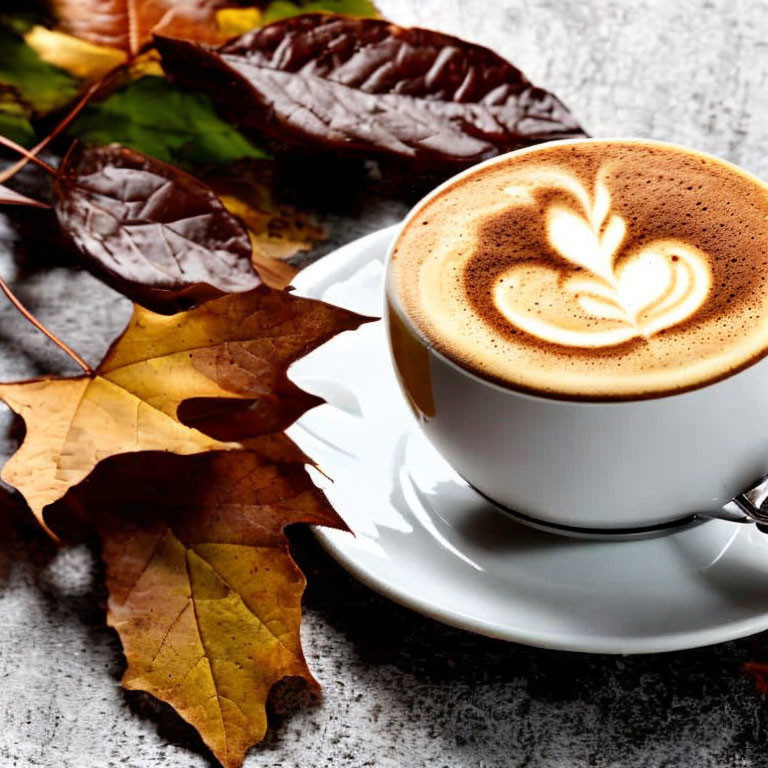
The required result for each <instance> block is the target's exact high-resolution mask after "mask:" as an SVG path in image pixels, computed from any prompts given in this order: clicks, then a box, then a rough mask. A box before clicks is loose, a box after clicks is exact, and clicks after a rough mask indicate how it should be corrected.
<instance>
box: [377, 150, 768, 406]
mask: <svg viewBox="0 0 768 768" xmlns="http://www.w3.org/2000/svg"><path fill="white" fill-rule="evenodd" d="M389 279H390V293H391V292H392V291H394V295H395V296H396V297H397V304H398V305H399V306H400V307H401V308H402V310H403V311H404V313H405V315H406V316H407V317H408V318H410V320H411V322H412V323H413V324H414V325H415V326H416V328H417V329H418V330H419V331H420V332H421V334H422V335H423V336H424V337H425V338H426V339H427V340H428V342H429V343H431V344H432V345H433V346H434V347H435V348H436V349H437V350H438V351H440V352H441V353H443V354H444V355H445V356H446V357H448V358H449V359H452V360H453V361H454V362H456V363H458V364H459V365H461V366H462V367H464V368H466V369H468V370H470V371H472V372H474V373H477V374H479V375H480V376H483V377H485V378H488V379H491V380H493V381H495V382H497V383H500V384H503V385H506V386H511V387H513V388H520V389H524V390H527V391H532V392H534V393H540V394H544V395H546V396H552V397H564V398H573V399H593V400H611V399H632V398H642V397H655V396H661V395H665V394H672V393H676V392H681V391H685V390H688V389H693V388H696V387H699V386H703V385H705V384H708V383H710V382H713V381H716V380H717V379H720V378H723V377H725V376H727V375H729V374H731V373H734V372H735V371H738V370H739V369H741V368H743V367H745V366H746V365H749V364H750V363H752V362H754V361H755V360H757V359H758V358H760V357H762V356H763V355H765V354H766V352H767V351H768V285H766V281H767V279H768V187H766V185H764V184H763V183H762V182H760V181H759V180H758V179H757V178H756V177H754V176H752V175H750V174H748V173H746V172H745V171H742V170H740V169H738V168H736V167H735V166H733V165H730V164H729V163H726V162H724V161H722V160H718V159H717V158H714V157H711V156H709V155H705V154H702V153H700V152H696V151H694V150H689V149H685V148H682V147H677V146H674V145H669V144H663V143H656V142H646V141H630V140H584V141H575V142H558V143H554V144H550V145H545V146H542V147H534V148H531V149H529V150H524V151H522V152H516V153H514V154H512V155H509V156H507V157H504V158H501V159H499V160H497V161H493V162H491V163H490V164H484V165H482V166H479V167H478V168H476V169H472V170H471V171H469V172H468V173H466V174H462V175H461V176H459V177H458V178H457V179H455V180H453V181H452V182H450V183H449V184H448V185H447V186H445V187H444V188H442V189H441V190H439V191H438V192H437V193H436V194H435V195H433V196H431V197H430V198H428V199H427V200H426V201H425V202H424V203H422V204H421V205H420V206H419V207H418V208H417V209H416V210H415V211H414V212H413V214H412V215H411V216H410V218H409V220H408V223H407V225H406V226H405V228H404V229H403V231H402V232H401V234H400V236H399V237H398V240H397V242H396V243H395V246H394V249H393V255H392V262H391V266H390V278H389Z"/></svg>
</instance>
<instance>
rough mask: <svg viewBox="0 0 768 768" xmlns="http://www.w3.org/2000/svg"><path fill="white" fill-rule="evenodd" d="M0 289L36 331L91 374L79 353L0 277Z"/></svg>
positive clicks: (89, 368) (91, 370) (89, 367)
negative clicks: (57, 334)
mask: <svg viewBox="0 0 768 768" xmlns="http://www.w3.org/2000/svg"><path fill="white" fill-rule="evenodd" d="M0 290H1V291H2V292H3V293H4V294H5V295H6V296H7V297H8V300H9V301H10V302H11V304H13V306H14V307H16V309H18V310H19V312H21V314H22V315H24V317H25V318H26V319H27V320H29V322H30V323H32V325H34V326H35V328H37V330H38V331H40V332H41V333H44V334H45V335H46V336H47V337H48V338H49V339H50V340H51V341H52V342H53V343H54V344H56V346H57V347H59V349H61V350H63V351H64V352H66V353H67V354H68V355H69V356H70V357H71V358H72V359H73V360H74V361H75V362H76V363H77V364H78V365H79V366H80V367H81V368H82V369H83V370H84V371H85V372H86V374H87V375H88V376H92V375H93V369H92V368H91V366H90V365H88V363H86V362H85V360H83V358H82V357H80V355H78V354H77V352H75V350H74V349H72V348H71V347H69V345H67V344H65V343H64V342H63V341H62V340H61V339H60V338H59V337H58V336H56V335H55V334H54V333H52V332H51V331H49V330H48V329H47V328H46V327H45V326H44V325H43V324H42V323H41V322H40V321H39V320H38V319H37V318H36V317H35V316H34V315H33V314H32V313H31V312H30V311H29V310H28V309H27V308H26V307H25V306H24V305H23V304H22V303H21V302H20V301H19V300H18V299H17V298H16V295H15V294H14V292H13V291H12V290H11V289H10V288H9V287H8V283H6V282H5V280H4V279H3V278H2V277H0Z"/></svg>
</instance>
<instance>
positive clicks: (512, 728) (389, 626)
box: [292, 530, 768, 768]
mask: <svg viewBox="0 0 768 768" xmlns="http://www.w3.org/2000/svg"><path fill="white" fill-rule="evenodd" d="M292 539H293V541H294V550H295V557H296V560H297V562H298V563H299V565H300V567H301V568H302V569H303V570H304V572H305V573H306V574H307V577H308V581H309V585H308V589H307V593H306V597H305V609H306V611H307V612H315V613H317V614H319V615H320V616H321V617H322V619H323V620H324V621H325V622H327V623H328V624H330V625H332V626H333V627H334V628H335V629H336V630H338V631H339V632H341V633H342V634H343V635H344V636H345V637H347V638H348V640H349V641H350V643H351V644H352V645H353V646H354V652H355V654H356V657H357V660H359V663H360V664H361V665H362V666H363V667H365V668H370V667H378V668H379V670H380V671H381V674H380V675H378V676H376V675H374V676H373V678H374V680H376V681H377V682H378V683H380V682H381V680H382V679H383V678H384V677H385V674H384V673H385V671H386V668H387V667H394V668H395V669H396V670H397V671H398V672H399V673H400V675H390V676H389V677H395V678H397V679H398V680H399V685H401V686H403V691H402V702H403V704H402V706H403V708H404V709H405V710H407V711H412V710H413V709H414V708H418V707H420V706H423V705H424V702H425V701H428V702H429V704H428V706H429V707H430V709H431V717H429V722H430V724H433V726H434V725H435V724H442V725H444V726H445V727H444V729H443V730H442V731H437V732H436V733H435V734H434V735H435V737H437V738H441V739H443V740H444V741H445V747H446V755H452V756H453V759H454V760H456V759H463V760H467V761H468V762H467V764H472V765H475V764H477V765H486V764H487V765H496V764H497V762H498V759H499V757H498V756H499V754H500V751H504V750H507V752H506V753H507V754H508V755H509V765H526V766H534V765H554V764H560V763H559V762H558V760H560V759H565V758H566V757H567V760H566V762H563V763H562V764H563V765H566V764H568V765H574V766H575V765H597V766H609V765H610V766H614V765H621V766H622V768H624V766H630V765H631V766H635V765H637V766H641V765H648V764H650V763H649V760H651V759H652V756H653V755H657V756H658V757H659V759H660V760H661V762H659V763H658V764H659V765H662V764H663V765H665V766H666V765H669V766H673V765H678V764H685V761H686V760H688V759H689V758H690V756H691V755H692V754H694V753H695V752H698V751H699V750H700V751H701V752H700V753H701V754H705V753H706V754H708V756H709V758H710V759H712V760H714V761H716V762H715V763H713V764H720V765H735V764H740V765H741V764H744V765H764V764H766V760H765V754H764V752H765V747H764V744H765V741H766V734H768V707H764V706H763V705H762V703H761V700H760V697H759V695H758V694H757V693H756V692H755V690H754V687H753V685H752V682H751V681H750V680H749V679H748V678H747V677H746V676H745V675H743V673H742V672H741V671H740V667H741V664H742V663H743V662H744V661H746V660H748V659H751V658H756V657H760V656H761V653H762V654H765V645H766V639H765V635H761V636H757V637H756V638H753V639H745V640H741V641H736V642H731V643H725V644H722V645H718V646H712V647H707V648H701V649H695V650H690V651H682V652H674V653H665V654H652V655H642V656H609V655H592V654H581V653H568V652H559V651H550V650H543V649H536V648H531V647H526V646H522V645H517V644H513V643H505V642H502V641H497V640H493V639H489V638H486V637H482V636H479V635H474V634H471V633H469V632H465V631H462V630H458V629H453V628H451V627H448V626H445V625H442V624H440V623H438V622H436V621H433V620H431V619H427V618H425V617H422V616H420V615H419V614H416V613H414V612H412V611H410V610H408V609H406V608H403V607H401V606H398V605H396V604H394V603H392V602H390V601H388V600H386V599H384V598H382V597H380V596H378V595H377V594H375V593H373V592H372V591H370V590H369V589H367V588H366V587H364V586H363V585H361V584H359V583H358V582H356V581H355V580H354V579H353V578H352V577H350V576H349V575H348V574H347V573H346V572H345V571H343V569H342V568H341V567H340V566H338V565H337V564H336V563H335V562H334V561H333V560H332V559H331V558H330V556H328V555H327V554H326V553H325V552H324V550H322V548H321V547H320V545H319V544H318V542H317V541H316V540H315V539H314V537H313V535H312V534H311V532H310V531H302V530H296V531H293V533H292ZM761 649H762V650H761ZM385 693H386V692H385ZM385 698H386V696H385ZM399 704H400V702H399V701H398V706H399ZM401 714H402V713H400V712H393V713H391V717H392V718H393V719H394V718H399V717H400V716H401ZM404 716H405V717H407V715H404ZM464 750H468V751H467V752H466V754H464ZM460 755H463V757H461V758H459V756H460ZM469 755H471V758H470V757H469ZM633 756H634V759H633ZM676 756H679V758H680V760H681V762H680V763H678V762H676V760H677V757H676ZM462 764H463V763H462ZM654 764H656V763H654ZM707 764H708V765H709V763H707Z"/></svg>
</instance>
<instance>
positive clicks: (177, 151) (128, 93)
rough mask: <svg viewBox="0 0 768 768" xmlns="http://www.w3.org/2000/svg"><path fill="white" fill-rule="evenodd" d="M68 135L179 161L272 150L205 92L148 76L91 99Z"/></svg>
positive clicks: (212, 160) (224, 160)
mask: <svg viewBox="0 0 768 768" xmlns="http://www.w3.org/2000/svg"><path fill="white" fill-rule="evenodd" d="M70 134H71V135H73V136H77V137H78V138H80V139H81V141H83V142H85V143H86V144H91V145H94V144H95V145H102V144H111V143H113V142H117V143H119V144H123V145H124V146H128V147H133V149H137V150H138V151H139V152H143V153H144V154H145V155H152V157H156V158H158V159H160V160H164V161H165V162H168V163H173V164H175V165H181V166H186V167H193V166H197V165H202V164H216V165H228V164H230V163H232V162H234V161H235V160H239V159H241V158H265V157H269V155H268V154H267V153H266V152H264V151H263V150H262V149H260V148H259V147H257V146H256V145H255V144H253V143H251V141H250V140H249V139H248V138H246V137H245V136H244V135H243V134H242V133H240V132H239V131H238V130H237V129H236V128H235V127H233V126H232V125H230V124H229V123H226V122H224V121H223V120H222V119H221V118H220V117H219V116H218V115H217V114H216V112H215V111H214V108H213V105H212V103H211V101H210V100H209V99H208V97H207V96H204V95H202V94H199V93H195V92H193V91H185V90H181V89H180V88H176V87H174V86H172V85H171V84H170V83H168V82H166V81H165V80H164V79H163V78H161V77H154V76H146V77H142V78H140V79H139V80H135V81H134V82H132V83H130V84H128V85H127V86H125V87H123V88H121V89H120V90H118V91H115V92H114V93H113V94H112V95H110V96H109V97H108V98H107V99H105V100H104V101H101V102H95V103H92V104H89V105H88V107H87V108H86V109H85V110H84V112H83V114H82V115H81V116H80V117H79V118H78V119H77V120H76V121H75V123H74V125H73V126H72V128H71V129H70Z"/></svg>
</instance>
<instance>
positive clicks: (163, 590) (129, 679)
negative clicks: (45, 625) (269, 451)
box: [61, 451, 344, 768]
mask: <svg viewBox="0 0 768 768" xmlns="http://www.w3.org/2000/svg"><path fill="white" fill-rule="evenodd" d="M116 489H117V490H116ZM69 501H73V502H75V504H76V505H77V506H78V507H79V508H80V509H85V510H86V513H85V514H86V515H87V516H88V517H89V518H90V519H92V521H93V524H94V526H95V528H96V530H97V532H98V533H99V536H100V537H101V541H102V557H103V559H104V562H105V564H106V567H107V586H108V588H109V606H108V607H109V612H108V622H109V624H110V626H112V627H114V628H115V629H116V630H117V632H118V633H119V635H120V639H121V642H122V644H123V649H124V652H125V657H126V660H127V662H128V667H127V670H126V672H125V675H124V677H123V685H124V686H125V687H126V688H129V689H135V690H142V691H147V692H149V693H151V694H153V695H154V696H156V697H158V698H160V699H162V700H163V701H166V702H168V703H169V704H171V705H172V706H173V707H174V708H175V709H176V710H177V711H178V712H179V714H180V715H181V716H182V717H183V718H184V719H185V720H187V721H188V722H189V723H190V724H191V725H193V726H194V727H195V728H196V729H197V730H198V732H199V733H200V735H201V736H202V738H203V740H204V741H205V743H206V744H207V745H208V747H209V748H210V749H211V751H212V752H213V753H214V754H215V755H216V757H217V758H218V760H219V761H220V762H221V763H222V764H223V765H224V766H225V767H226V768H237V767H238V766H240V765H241V764H242V762H243V758H244V756H245V753H246V751H247V749H248V748H249V747H250V746H251V745H252V744H255V743H256V742H258V741H260V740H261V739H262V738H263V737H264V733H265V731H266V728H267V716H266V710H265V704H266V700H267V696H268V694H269V691H270V689H271V688H272V686H273V685H274V684H275V683H276V682H278V681H279V680H281V679H283V678H285V677H299V678H303V679H304V680H306V681H307V683H309V685H310V686H312V687H313V688H314V687H316V686H317V684H316V683H315V681H314V679H313V677H312V675H311V673H310V671H309V669H308V668H307V665H306V662H305V660H304V655H303V653H302V649H301V638H300V634H299V626H300V622H301V595H302V592H303V590H304V585H305V580H304V577H303V575H302V573H301V571H300V570H299V569H298V567H297V566H296V564H295V563H294V562H293V560H292V559H291V557H290V553H289V551H288V542H287V539H286V538H285V536H284V535H283V532H282V531H283V528H284V527H285V526H286V525H289V524H293V523H315V524H320V525H326V526H333V527H344V525H343V523H342V521H341V520H340V519H339V518H338V516H337V515H336V513H335V512H334V511H333V510H332V508H331V507H330V506H329V504H328V502H327V500H326V498H325V496H323V494H322V493H321V492H320V491H318V490H317V489H316V488H315V487H314V486H313V485H312V482H311V480H310V479H309V476H308V475H307V473H306V471H305V469H304V467H303V465H301V464H300V463H298V464H297V463H275V462H273V461H271V460H269V459H265V458H264V457H263V456H261V455H259V454H258V453H257V452H251V451H231V452H224V453H207V454H203V455H198V456H184V457H181V456H172V455H168V454H154V453H142V454H134V455H131V456H116V457H113V458H112V459H109V460H107V461H105V462H104V463H103V464H102V465H101V466H100V467H99V468H98V469H97V470H96V471H95V472H94V473H93V474H92V475H91V477H89V478H88V479H87V480H86V481H85V482H84V483H83V484H82V485H81V486H79V487H78V488H76V489H73V491H71V492H70V494H69V495H68V496H67V498H65V499H64V501H63V502H62V503H61V506H67V505H68V502H69Z"/></svg>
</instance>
